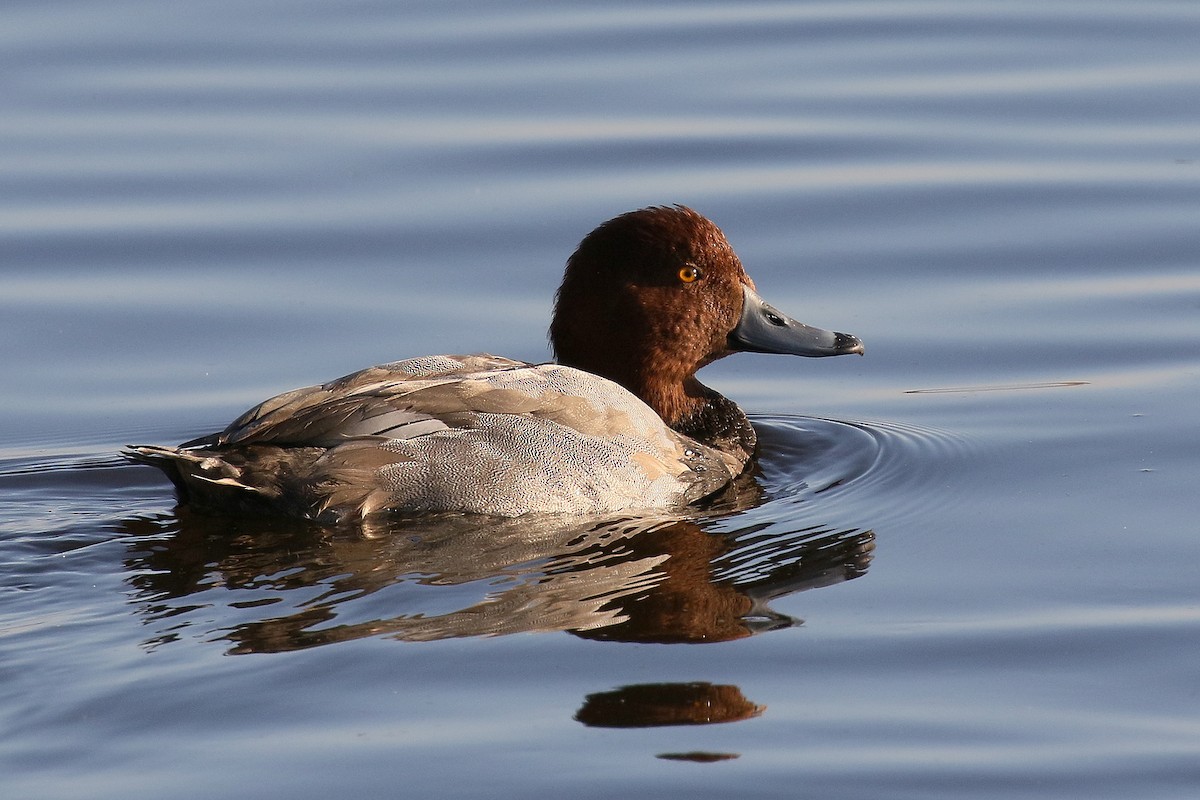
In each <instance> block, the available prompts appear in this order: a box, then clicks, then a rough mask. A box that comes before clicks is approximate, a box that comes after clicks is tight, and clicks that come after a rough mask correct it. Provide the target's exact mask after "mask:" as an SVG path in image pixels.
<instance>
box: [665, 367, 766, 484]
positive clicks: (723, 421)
mask: <svg viewBox="0 0 1200 800" xmlns="http://www.w3.org/2000/svg"><path fill="white" fill-rule="evenodd" d="M693 382H694V383H695V389H696V390H698V392H699V399H700V402H699V403H695V404H693V405H692V406H691V408H690V410H689V411H687V412H686V413H685V414H683V415H682V416H679V417H676V418H675V419H667V418H666V417H663V419H664V420H665V421H666V422H667V424H668V425H669V426H670V427H671V428H673V429H674V430H676V431H678V432H679V433H682V434H683V435H684V436H690V437H691V438H693V439H695V440H696V441H698V442H701V443H703V444H706V445H709V446H710V447H715V448H716V449H718V450H720V451H722V452H725V453H730V454H735V455H737V457H738V458H739V459H740V460H741V461H742V462H743V463H744V462H745V461H746V460H748V459H749V458H750V457H751V456H752V455H754V447H755V445H756V444H757V443H758V435H757V434H756V433H755V432H754V428H753V427H752V426H751V425H750V420H749V419H747V418H746V415H745V414H744V413H743V412H742V409H740V408H738V405H737V403H735V402H733V401H732V400H730V399H729V398H727V397H725V396H724V395H722V394H721V393H720V392H716V391H713V390H712V389H710V388H708V387H707V386H705V385H703V384H702V383H700V382H699V381H696V380H695V379H693Z"/></svg>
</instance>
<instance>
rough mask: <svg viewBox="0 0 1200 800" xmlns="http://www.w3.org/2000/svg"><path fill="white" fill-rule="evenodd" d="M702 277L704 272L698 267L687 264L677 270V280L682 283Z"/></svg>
mask: <svg viewBox="0 0 1200 800" xmlns="http://www.w3.org/2000/svg"><path fill="white" fill-rule="evenodd" d="M703 277H704V273H703V272H701V271H700V268H699V267H692V266H687V267H682V268H681V269H680V270H679V280H681V281H683V282H684V283H695V282H696V281H698V280H700V279H701V278H703Z"/></svg>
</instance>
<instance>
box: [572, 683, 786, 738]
mask: <svg viewBox="0 0 1200 800" xmlns="http://www.w3.org/2000/svg"><path fill="white" fill-rule="evenodd" d="M765 710H766V706H760V705H756V704H754V703H752V702H750V701H749V700H747V699H746V697H745V695H743V694H742V690H741V689H739V688H738V687H736V686H725V685H714V684H711V683H704V682H693V683H645V684H636V685H633V686H622V687H621V688H620V689H617V690H615V691H611V692H599V693H597V694H589V695H588V696H587V698H586V699H585V700H584V703H583V706H582V707H581V708H580V709H579V711H577V712H576V713H575V719H576V720H577V721H579V722H582V723H583V724H584V725H587V726H588V727H591V728H657V727H661V726H665V725H712V724H715V723H719V722H740V721H741V720H744V719H750V718H751V717H757V716H759V715H760V714H762V713H763V711H765Z"/></svg>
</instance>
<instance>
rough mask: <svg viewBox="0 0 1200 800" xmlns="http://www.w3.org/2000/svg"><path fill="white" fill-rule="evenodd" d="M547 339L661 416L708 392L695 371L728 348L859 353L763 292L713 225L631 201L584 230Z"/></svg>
mask: <svg viewBox="0 0 1200 800" xmlns="http://www.w3.org/2000/svg"><path fill="white" fill-rule="evenodd" d="M550 342H551V344H552V345H553V347H554V352H555V355H556V357H557V359H558V361H559V363H561V364H565V365H568V366H572V367H577V368H579V369H583V370H586V371H588V372H592V373H595V374H597V375H603V376H604V377H606V378H610V379H612V380H615V381H616V382H618V383H620V384H621V385H623V386H625V387H626V388H627V389H629V390H630V391H632V392H634V393H635V394H637V395H638V396H639V397H641V398H642V399H643V400H645V401H646V402H647V403H648V404H649V405H650V406H651V407H652V408H654V410H655V411H657V412H658V413H659V415H661V416H662V418H663V420H664V421H665V422H666V423H667V424H668V425H673V424H675V423H677V422H678V421H679V420H680V419H681V418H682V417H684V416H687V415H688V414H691V413H694V412H695V410H696V407H697V405H699V404H702V403H703V402H704V400H703V398H702V393H703V389H702V387H701V386H700V384H699V383H698V382H697V381H696V380H695V373H696V370H698V369H700V368H701V367H703V366H704V365H705V364H708V363H710V362H712V361H715V360H716V359H718V358H722V357H724V356H727V355H729V354H730V353H734V352H737V351H748V352H756V353H786V354H791V355H798V356H838V355H846V354H849V353H858V354H861V353H862V352H863V344H862V342H861V341H860V340H859V339H858V338H857V337H855V336H851V335H849V334H845V333H835V332H833V331H826V330H822V329H820V328H814V327H811V326H809V325H804V324H802V323H800V322H797V321H795V320H794V319H791V318H790V317H788V316H787V315H786V314H784V313H782V312H780V311H778V310H776V309H775V308H773V307H772V306H770V305H768V304H767V303H766V302H765V301H763V299H762V298H761V297H759V296H758V293H757V292H756V291H755V289H754V282H753V281H752V280H751V279H750V277H749V276H748V275H747V274H746V271H745V269H744V268H743V267H742V262H741V261H740V260H738V257H737V255H736V254H735V253H734V252H733V248H732V247H730V246H729V242H728V241H726V239H725V234H723V233H722V232H721V229H720V228H718V227H717V226H716V225H715V224H714V223H713V222H711V221H710V220H708V219H706V218H705V217H703V216H701V215H700V214H697V213H696V212H695V211H692V210H691V209H690V208H684V207H683V206H671V207H657V206H656V207H653V208H645V209H642V210H640V211H631V212H629V213H628V214H622V215H621V216H619V217H616V218H614V219H611V220H609V221H608V222H605V223H604V224H603V225H601V226H600V227H598V228H596V229H595V230H594V231H592V232H591V233H589V234H588V235H587V236H586V237H584V239H583V241H582V242H580V244H579V248H578V249H577V250H576V251H575V253H574V254H573V255H572V256H571V258H570V260H569V261H568V262H567V269H566V274H565V275H564V276H563V282H562V286H561V287H560V288H559V290H558V296H557V300H556V302H555V308H554V320H553V322H552V323H551V325H550Z"/></svg>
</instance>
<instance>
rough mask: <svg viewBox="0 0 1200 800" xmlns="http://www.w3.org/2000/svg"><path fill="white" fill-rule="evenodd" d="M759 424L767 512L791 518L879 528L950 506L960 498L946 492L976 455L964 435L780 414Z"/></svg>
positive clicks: (760, 420)
mask: <svg viewBox="0 0 1200 800" xmlns="http://www.w3.org/2000/svg"><path fill="white" fill-rule="evenodd" d="M754 426H755V428H756V429H757V430H758V433H759V447H760V454H759V468H760V470H761V478H760V479H761V480H762V482H763V484H764V486H765V488H766V491H767V497H768V500H767V503H765V504H764V506H763V507H762V511H764V512H766V513H768V514H770V515H772V516H787V517H790V518H792V519H795V518H796V517H797V515H803V517H804V518H806V519H807V518H809V516H810V514H812V515H816V516H818V517H820V518H821V519H822V520H824V521H826V522H829V521H832V520H833V519H838V520H844V519H846V517H847V515H849V516H850V517H851V518H853V519H854V520H855V524H856V525H861V526H864V527H874V526H875V525H877V524H879V523H880V522H883V521H888V522H893V521H896V520H898V519H902V518H911V517H912V516H914V515H919V514H920V513H922V512H923V511H925V510H928V509H931V508H933V507H934V506H936V507H939V508H944V507H945V504H946V502H947V500H948V498H949V497H951V496H953V493H950V492H946V491H945V490H944V489H945V487H946V486H947V485H948V484H949V483H951V482H952V481H953V479H954V476H955V475H956V474H957V473H958V472H959V471H960V469H961V466H962V462H963V461H964V459H965V458H966V457H967V456H968V455H969V453H970V451H971V448H970V445H969V441H968V440H967V439H966V438H965V437H963V436H961V435H960V434H956V433H952V432H949V431H944V430H937V429H933V428H926V427H919V426H915V425H907V424H903V423H895V422H848V421H839V420H830V419H820V418H815V417H790V416H789V417H784V416H773V417H755V418H754Z"/></svg>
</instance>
